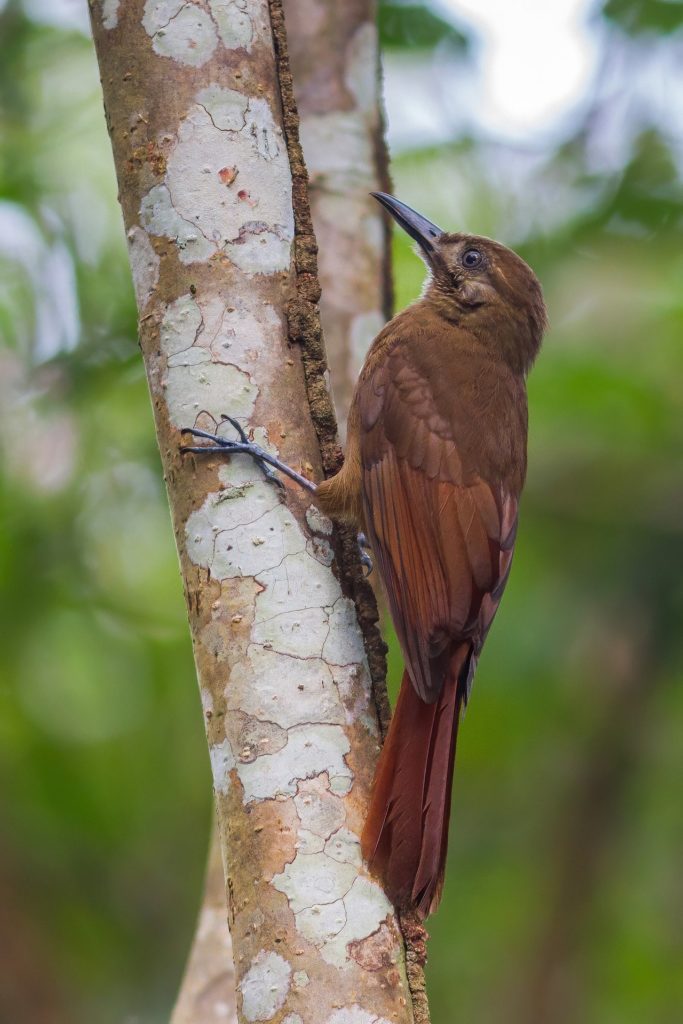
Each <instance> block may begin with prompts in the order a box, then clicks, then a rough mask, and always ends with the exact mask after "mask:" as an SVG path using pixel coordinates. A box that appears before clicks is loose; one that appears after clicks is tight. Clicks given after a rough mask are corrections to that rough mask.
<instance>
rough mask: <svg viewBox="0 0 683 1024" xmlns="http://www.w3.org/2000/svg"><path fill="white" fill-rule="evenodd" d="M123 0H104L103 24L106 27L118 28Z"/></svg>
mask: <svg viewBox="0 0 683 1024" xmlns="http://www.w3.org/2000/svg"><path fill="white" fill-rule="evenodd" d="M120 5H121V0H102V25H103V26H104V28H106V29H112V28H116V26H117V25H118V23H119V7H120Z"/></svg>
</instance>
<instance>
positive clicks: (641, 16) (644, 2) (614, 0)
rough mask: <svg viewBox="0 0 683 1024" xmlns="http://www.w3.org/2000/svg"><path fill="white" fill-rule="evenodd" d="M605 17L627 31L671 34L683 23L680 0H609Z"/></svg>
mask: <svg viewBox="0 0 683 1024" xmlns="http://www.w3.org/2000/svg"><path fill="white" fill-rule="evenodd" d="M604 14H605V17H607V18H608V19H609V20H610V21H614V22H616V24H617V25H620V26H621V27H622V28H624V29H626V31H627V32H630V33H632V34H634V35H635V34H637V33H639V32H656V33H662V34H669V33H671V32H676V31H677V30H678V29H679V28H680V27H681V25H683V3H681V2H680V0H607V3H606V4H605V8H604Z"/></svg>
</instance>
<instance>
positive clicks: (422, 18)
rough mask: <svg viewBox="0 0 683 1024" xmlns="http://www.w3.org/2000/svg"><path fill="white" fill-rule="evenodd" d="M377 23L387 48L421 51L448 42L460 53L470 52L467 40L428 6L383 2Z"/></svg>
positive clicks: (398, 0) (399, 1)
mask: <svg viewBox="0 0 683 1024" xmlns="http://www.w3.org/2000/svg"><path fill="white" fill-rule="evenodd" d="M378 20H379V33H380V42H381V44H382V46H384V47H392V48H394V49H405V50H419V49H425V48H431V47H433V46H436V45H437V43H443V42H447V43H449V44H450V45H451V46H455V47H456V48H457V49H459V50H465V49H467V37H466V36H464V35H463V34H462V32H460V31H459V30H458V29H457V28H456V27H455V25H454V24H453V23H452V22H450V21H446V20H445V19H444V18H442V17H441V16H440V15H439V14H437V13H436V12H435V11H434V10H432V9H431V8H430V6H429V5H428V4H427V3H404V2H401V0H393V2H391V0H381V3H380V5H379V15H378Z"/></svg>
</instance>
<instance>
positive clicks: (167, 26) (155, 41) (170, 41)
mask: <svg viewBox="0 0 683 1024" xmlns="http://www.w3.org/2000/svg"><path fill="white" fill-rule="evenodd" d="M142 25H143V27H144V29H145V31H146V32H147V34H148V35H149V36H151V38H152V48H153V50H154V52H155V53H157V54H158V55H159V56H160V57H169V58H170V59H171V60H177V61H179V62H180V63H181V64H188V65H189V66H190V67H195V68H198V67H201V66H202V65H203V64H206V62H207V61H208V60H209V59H210V58H211V57H212V55H213V52H214V50H215V49H216V47H217V46H218V34H217V32H216V26H215V25H214V23H213V21H212V19H211V16H210V15H209V14H207V12H206V11H204V10H202V8H201V7H198V6H197V5H196V4H194V3H185V2H184V0H147V2H146V4H145V10H144V14H143V18H142Z"/></svg>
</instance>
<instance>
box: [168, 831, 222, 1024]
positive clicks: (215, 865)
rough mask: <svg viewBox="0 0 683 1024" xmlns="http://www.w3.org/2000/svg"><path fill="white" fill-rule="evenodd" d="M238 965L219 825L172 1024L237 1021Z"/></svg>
mask: <svg viewBox="0 0 683 1024" xmlns="http://www.w3.org/2000/svg"><path fill="white" fill-rule="evenodd" d="M236 1020H237V1006H236V1001H235V965H234V961H233V954H232V939H231V938H230V930H229V928H228V921H227V916H226V913H225V878H224V875H223V861H222V860H221V847H220V841H219V835H218V831H217V829H216V827H215V826H214V828H213V829H212V831H211V845H210V847H209V860H208V864H207V865H206V878H205V880H204V896H203V899H202V906H201V910H200V912H199V917H198V920H197V928H196V930H195V935H194V941H193V943H192V950H191V951H190V956H189V957H188V961H187V967H186V968H185V974H184V976H183V980H182V982H181V985H180V992H179V993H178V998H177V999H176V1003H175V1006H174V1008H173V1014H172V1016H171V1024H235V1021H236Z"/></svg>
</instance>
